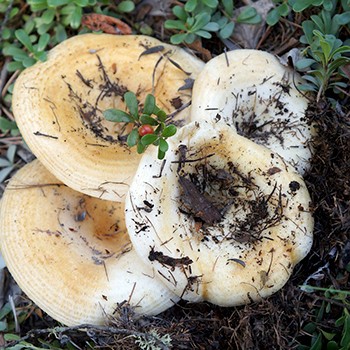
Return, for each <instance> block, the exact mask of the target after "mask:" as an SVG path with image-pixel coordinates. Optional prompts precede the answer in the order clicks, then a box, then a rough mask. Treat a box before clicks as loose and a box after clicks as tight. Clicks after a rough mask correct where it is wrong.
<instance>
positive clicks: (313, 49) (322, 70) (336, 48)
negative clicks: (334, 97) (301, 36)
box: [296, 30, 350, 101]
mask: <svg viewBox="0 0 350 350" xmlns="http://www.w3.org/2000/svg"><path fill="white" fill-rule="evenodd" d="M305 37H306V38H307V39H306V40H307V41H308V42H309V46H308V47H307V49H306V51H305V54H306V56H307V57H306V58H303V59H301V60H299V61H298V62H297V63H296V68H297V69H299V70H301V71H304V72H305V74H304V76H303V78H304V79H305V80H306V81H307V83H306V84H303V85H301V86H300V89H301V90H303V91H314V92H317V97H316V100H317V101H319V100H320V98H321V97H322V96H323V95H324V94H325V92H326V90H327V89H329V88H333V90H334V92H336V93H337V92H340V91H341V89H342V88H346V87H347V84H346V83H345V82H343V81H341V79H342V72H341V70H340V69H341V67H342V66H344V65H346V64H348V63H349V62H350V57H347V56H344V54H349V53H350V46H347V45H344V44H343V42H342V41H341V40H340V39H337V38H336V36H334V35H333V34H322V33H321V32H320V31H319V30H313V31H312V34H311V33H310V32H308V31H306V32H305Z"/></svg>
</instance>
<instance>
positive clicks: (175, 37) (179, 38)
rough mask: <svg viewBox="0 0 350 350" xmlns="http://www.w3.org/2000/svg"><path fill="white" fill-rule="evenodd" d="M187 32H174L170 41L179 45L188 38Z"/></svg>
mask: <svg viewBox="0 0 350 350" xmlns="http://www.w3.org/2000/svg"><path fill="white" fill-rule="evenodd" d="M186 36H187V34H183V33H179V34H174V35H172V36H171V38H170V42H171V43H172V44H173V45H179V44H181V43H183V42H184V41H185V39H186Z"/></svg>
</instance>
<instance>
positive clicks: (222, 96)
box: [191, 50, 315, 174]
mask: <svg viewBox="0 0 350 350" xmlns="http://www.w3.org/2000/svg"><path fill="white" fill-rule="evenodd" d="M299 82H300V77H299V76H298V74H297V73H295V72H293V71H292V70H291V69H289V68H287V67H286V66H283V65H282V64H281V63H280V62H279V61H278V59H277V58H276V57H275V56H273V55H271V54H269V53H267V52H263V51H258V50H234V51H230V52H227V53H225V54H221V55H219V56H217V57H215V58H214V59H212V60H210V61H209V62H208V63H207V64H206V65H205V67H204V69H203V70H202V72H201V73H200V74H199V76H198V77H197V79H196V81H195V84H194V86H193V99H192V107H191V120H203V119H206V120H214V119H220V118H222V119H223V120H225V122H226V123H228V124H230V125H231V126H232V127H233V128H235V129H236V130H237V132H238V133H239V134H241V135H243V136H245V137H247V138H249V139H251V140H253V141H254V142H257V143H259V144H262V145H264V146H266V147H268V148H270V149H271V150H273V151H274V152H276V153H278V154H280V155H281V156H282V157H283V158H284V159H286V160H287V161H288V162H290V163H291V164H292V165H293V166H294V167H295V168H296V169H297V170H298V171H299V172H300V173H301V174H303V173H304V172H305V171H306V170H307V169H308V168H309V167H310V164H309V163H310V159H311V155H312V147H311V146H312V145H311V143H310V142H311V139H312V136H313V135H314V134H315V130H314V128H313V127H312V126H311V125H310V123H309V122H308V120H307V118H306V117H305V111H306V108H307V106H308V101H307V99H306V97H305V96H303V95H302V94H301V93H300V92H299V91H298V88H297V84H298V83H299Z"/></svg>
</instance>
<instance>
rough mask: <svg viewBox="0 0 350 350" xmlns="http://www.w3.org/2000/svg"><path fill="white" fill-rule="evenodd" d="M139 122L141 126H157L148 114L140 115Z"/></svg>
mask: <svg viewBox="0 0 350 350" xmlns="http://www.w3.org/2000/svg"><path fill="white" fill-rule="evenodd" d="M140 121H141V123H142V124H149V125H152V126H156V125H158V122H157V120H155V119H154V118H152V117H150V116H149V115H148V114H142V115H141V117H140Z"/></svg>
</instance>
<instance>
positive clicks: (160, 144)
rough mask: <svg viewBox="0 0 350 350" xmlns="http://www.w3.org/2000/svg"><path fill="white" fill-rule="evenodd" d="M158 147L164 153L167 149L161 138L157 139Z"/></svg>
mask: <svg viewBox="0 0 350 350" xmlns="http://www.w3.org/2000/svg"><path fill="white" fill-rule="evenodd" d="M158 147H159V149H160V150H161V151H162V152H164V153H165V152H166V151H167V150H168V149H169V145H168V142H166V141H165V140H164V139H163V138H160V139H159V146H158Z"/></svg>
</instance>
